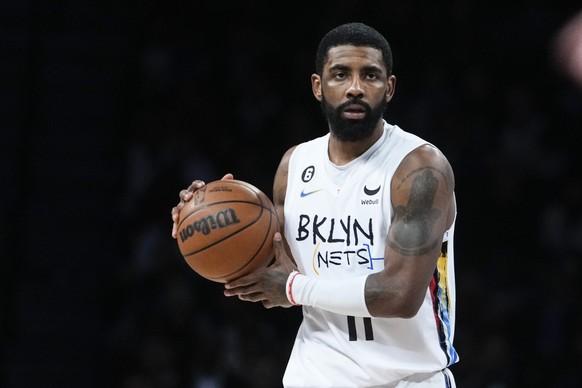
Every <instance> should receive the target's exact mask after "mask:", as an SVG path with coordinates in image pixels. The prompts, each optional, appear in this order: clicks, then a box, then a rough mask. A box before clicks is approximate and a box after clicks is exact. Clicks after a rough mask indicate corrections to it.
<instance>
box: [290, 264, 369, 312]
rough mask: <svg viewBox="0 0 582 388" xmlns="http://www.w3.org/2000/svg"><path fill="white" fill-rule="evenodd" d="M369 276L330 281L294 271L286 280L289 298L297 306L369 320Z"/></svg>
mask: <svg viewBox="0 0 582 388" xmlns="http://www.w3.org/2000/svg"><path fill="white" fill-rule="evenodd" d="M367 277H368V275H362V276H358V277H353V278H348V279H340V280H328V279H319V278H314V277H308V276H305V275H302V274H300V273H298V272H295V271H294V272H292V273H291V274H290V275H289V278H288V279H287V284H286V292H287V298H288V299H289V301H290V302H291V303H292V304H294V305H305V306H312V307H317V308H320V309H323V310H327V311H331V312H333V313H337V314H343V315H353V316H358V317H370V316H371V315H370V312H369V311H368V308H367V306H366V298H365V288H366V279H367Z"/></svg>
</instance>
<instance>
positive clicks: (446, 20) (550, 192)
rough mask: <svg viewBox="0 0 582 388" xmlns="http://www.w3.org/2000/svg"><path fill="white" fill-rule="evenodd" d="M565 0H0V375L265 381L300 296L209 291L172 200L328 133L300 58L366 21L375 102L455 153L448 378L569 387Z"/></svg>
mask: <svg viewBox="0 0 582 388" xmlns="http://www.w3.org/2000/svg"><path fill="white" fill-rule="evenodd" d="M577 3H578V2H575V1H573V2H566V1H556V0H542V1H519V0H518V1H504V2H499V1H498V2H495V1H493V2H492V1H481V0H477V1H468V0H453V1H449V2H434V1H433V2H428V1H418V0H416V1H376V2H372V1H331V0H330V1H309V2H307V1H305V2H302V1H296V2H276V1H240V2H236V1H220V0H219V1H196V0H191V1H164V2H155V1H148V0H144V1H140V2H137V1H136V2H127V1H125V2H124V1H73V0H61V1H52V2H49V1H47V2H45V1H35V0H8V1H1V2H0V48H1V53H2V55H1V59H0V69H1V72H0V74H1V77H0V82H1V87H0V129H1V135H0V171H1V175H0V178H1V200H0V211H1V213H0V217H1V218H0V221H1V222H0V249H1V260H2V261H1V265H0V302H1V305H0V307H1V310H0V329H1V337H0V340H1V343H0V345H1V346H0V349H1V350H0V351H1V352H2V353H1V354H0V357H1V358H0V362H1V363H0V384H1V385H2V386H5V387H121V388H142V387H143V388H149V387H152V388H154V387H161V388H174V387H176V388H178V387H179V388H181V387H190V388H214V387H277V386H280V380H281V376H282V374H283V370H284V367H285V364H286V361H287V357H288V355H289V351H290V348H291V344H292V340H293V338H294V335H295V332H296V329H297V327H298V324H299V322H300V311H299V310H298V309H276V310H264V309H263V308H262V307H261V306H259V305H254V304H248V303H242V302H239V301H237V300H231V299H227V298H225V297H223V296H222V286H221V285H219V284H215V283H211V282H209V281H205V280H203V279H202V278H200V277H198V276H197V275H196V274H195V273H194V272H193V271H192V270H190V269H189V267H187V265H186V264H185V262H184V260H183V259H182V258H181V256H180V255H179V252H178V249H177V244H176V243H175V241H174V240H173V239H172V238H171V237H170V229H171V220H170V209H171V208H172V207H173V206H174V205H175V204H176V203H177V201H178V192H179V190H180V189H182V188H185V187H187V186H188V185H189V183H190V182H191V181H192V180H193V179H194V178H202V179H204V180H206V181H211V180H215V179H219V178H220V177H222V175H223V174H224V173H226V172H232V173H234V175H235V177H236V178H238V179H243V180H247V181H249V182H252V183H254V184H255V185H256V186H258V187H259V188H260V189H262V190H263V191H264V192H265V193H267V194H268V195H269V196H271V193H272V189H271V185H272V177H273V175H274V172H275V170H276V167H277V165H278V163H279V159H280V157H281V155H282V154H283V153H284V151H285V150H286V149H287V148H288V147H290V146H291V145H294V144H295V143H297V142H300V141H303V140H307V139H309V138H312V137H315V136H319V135H322V134H324V133H325V132H326V127H325V124H324V121H323V119H322V117H321V113H320V110H319V105H318V103H317V102H316V101H315V99H314V98H313V96H312V94H311V88H310V82H309V77H310V75H311V73H312V72H313V69H314V65H313V62H314V56H315V49H316V46H317V43H318V42H319V39H320V38H321V37H322V35H323V34H324V33H325V32H327V31H328V30H329V29H330V28H332V27H335V26H336V25H338V24H340V23H343V22H348V21H362V22H365V23H368V24H370V25H372V26H374V27H375V28H377V29H378V30H379V31H381V32H382V33H383V34H385V36H386V37H387V38H388V40H389V41H390V43H391V45H392V49H393V52H394V57H395V74H396V75H397V77H398V83H397V89H396V96H395V98H394V100H393V101H392V102H391V103H390V105H389V107H388V110H387V114H386V118H387V120H388V121H389V122H391V123H395V124H398V125H400V126H401V127H403V128H405V129H407V130H409V131H411V132H414V133H417V134H419V135H420V136H422V137H424V138H425V139H427V140H429V141H431V142H433V143H435V144H436V145H437V146H438V147H439V148H441V149H442V150H443V151H444V152H445V154H446V155H447V157H448V158H449V159H450V162H451V164H452V165H453V168H454V170H455V173H456V180H457V190H456V191H457V198H458V203H459V216H458V222H457V241H456V255H457V256H456V258H457V263H456V271H457V300H458V306H457V316H458V318H457V332H456V342H455V344H456V347H457V349H458V351H459V353H460V357H461V361H460V362H459V364H457V365H455V366H453V367H452V370H453V372H454V373H455V375H456V378H457V383H458V386H459V387H484V388H505V387H574V386H575V385H576V384H578V382H579V374H580V365H582V334H581V330H580V329H581V328H582V309H581V293H580V288H579V287H578V286H577V284H578V283H579V278H580V275H581V272H582V271H581V263H580V259H581V256H582V184H581V177H582V175H581V173H580V171H581V167H582V166H581V164H582V156H581V152H580V151H579V150H580V146H581V144H582V141H581V140H579V136H580V135H579V132H580V130H581V129H582V85H576V84H575V83H574V82H573V81H572V80H571V79H570V78H568V77H567V76H566V75H565V74H564V73H563V72H562V71H560V69H559V68H558V67H557V66H556V63H555V59H554V54H553V49H552V47H553V40H554V38H555V34H556V32H557V31H558V30H559V28H560V27H561V26H562V25H563V24H564V23H565V22H566V21H567V20H568V19H570V18H571V17H572V16H573V15H574V14H575V12H577V11H578V10H579V7H582V6H580V4H579V3H578V4H577Z"/></svg>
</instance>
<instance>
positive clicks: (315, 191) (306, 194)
mask: <svg viewBox="0 0 582 388" xmlns="http://www.w3.org/2000/svg"><path fill="white" fill-rule="evenodd" d="M321 190H323V189H319V190H313V191H308V192H307V193H306V192H305V190H301V194H300V195H301V198H303V197H307V196H308V195H311V194H314V193H317V192H319V191H321Z"/></svg>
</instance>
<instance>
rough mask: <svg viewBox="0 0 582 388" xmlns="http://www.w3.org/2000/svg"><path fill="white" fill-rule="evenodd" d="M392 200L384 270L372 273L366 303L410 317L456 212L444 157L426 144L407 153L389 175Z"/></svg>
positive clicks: (373, 310)
mask: <svg viewBox="0 0 582 388" xmlns="http://www.w3.org/2000/svg"><path fill="white" fill-rule="evenodd" d="M391 201H392V207H393V209H394V212H393V216H392V220H391V225H390V228H389V230H388V236H387V238H386V248H385V251H384V270H383V271H381V272H380V273H377V274H373V275H370V277H369V279H368V282H367V285H366V302H367V304H368V309H369V311H370V313H371V314H372V315H375V316H401V317H410V316H414V315H415V314H416V312H417V311H418V309H419V308H420V305H421V304H422V300H423V299H424V295H425V294H426V290H427V287H428V285H429V283H430V279H431V276H432V274H433V273H434V270H435V266H436V262H437V259H438V257H439V254H440V247H441V243H442V239H443V235H444V233H445V231H446V230H447V229H448V228H449V227H450V226H451V224H452V222H453V219H454V215H455V211H456V210H455V202H454V175H453V171H452V169H451V166H450V164H449V162H448V161H447V159H446V158H445V157H444V155H443V154H442V153H441V152H440V151H439V150H438V149H436V148H435V147H433V146H430V145H424V146H421V147H419V148H417V149H415V150H414V151H412V152H411V153H410V154H409V155H407V156H406V157H405V158H404V160H403V161H402V163H401V164H400V166H399V167H398V169H397V170H396V172H395V174H394V177H393V178H392V182H391Z"/></svg>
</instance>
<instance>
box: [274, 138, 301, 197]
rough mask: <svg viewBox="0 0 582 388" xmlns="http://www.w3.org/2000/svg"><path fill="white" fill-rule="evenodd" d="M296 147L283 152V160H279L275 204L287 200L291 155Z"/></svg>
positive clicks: (275, 185) (275, 183)
mask: <svg viewBox="0 0 582 388" xmlns="http://www.w3.org/2000/svg"><path fill="white" fill-rule="evenodd" d="M295 147H297V146H293V147H291V148H289V149H288V150H287V151H286V152H285V154H283V157H282V158H281V162H279V167H278V168H277V172H276V174H275V180H274V183H273V200H274V202H275V205H280V204H282V203H283V202H284V201H285V193H286V192H287V176H288V174H289V160H290V159H291V155H292V154H293V151H294V150H295Z"/></svg>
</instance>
